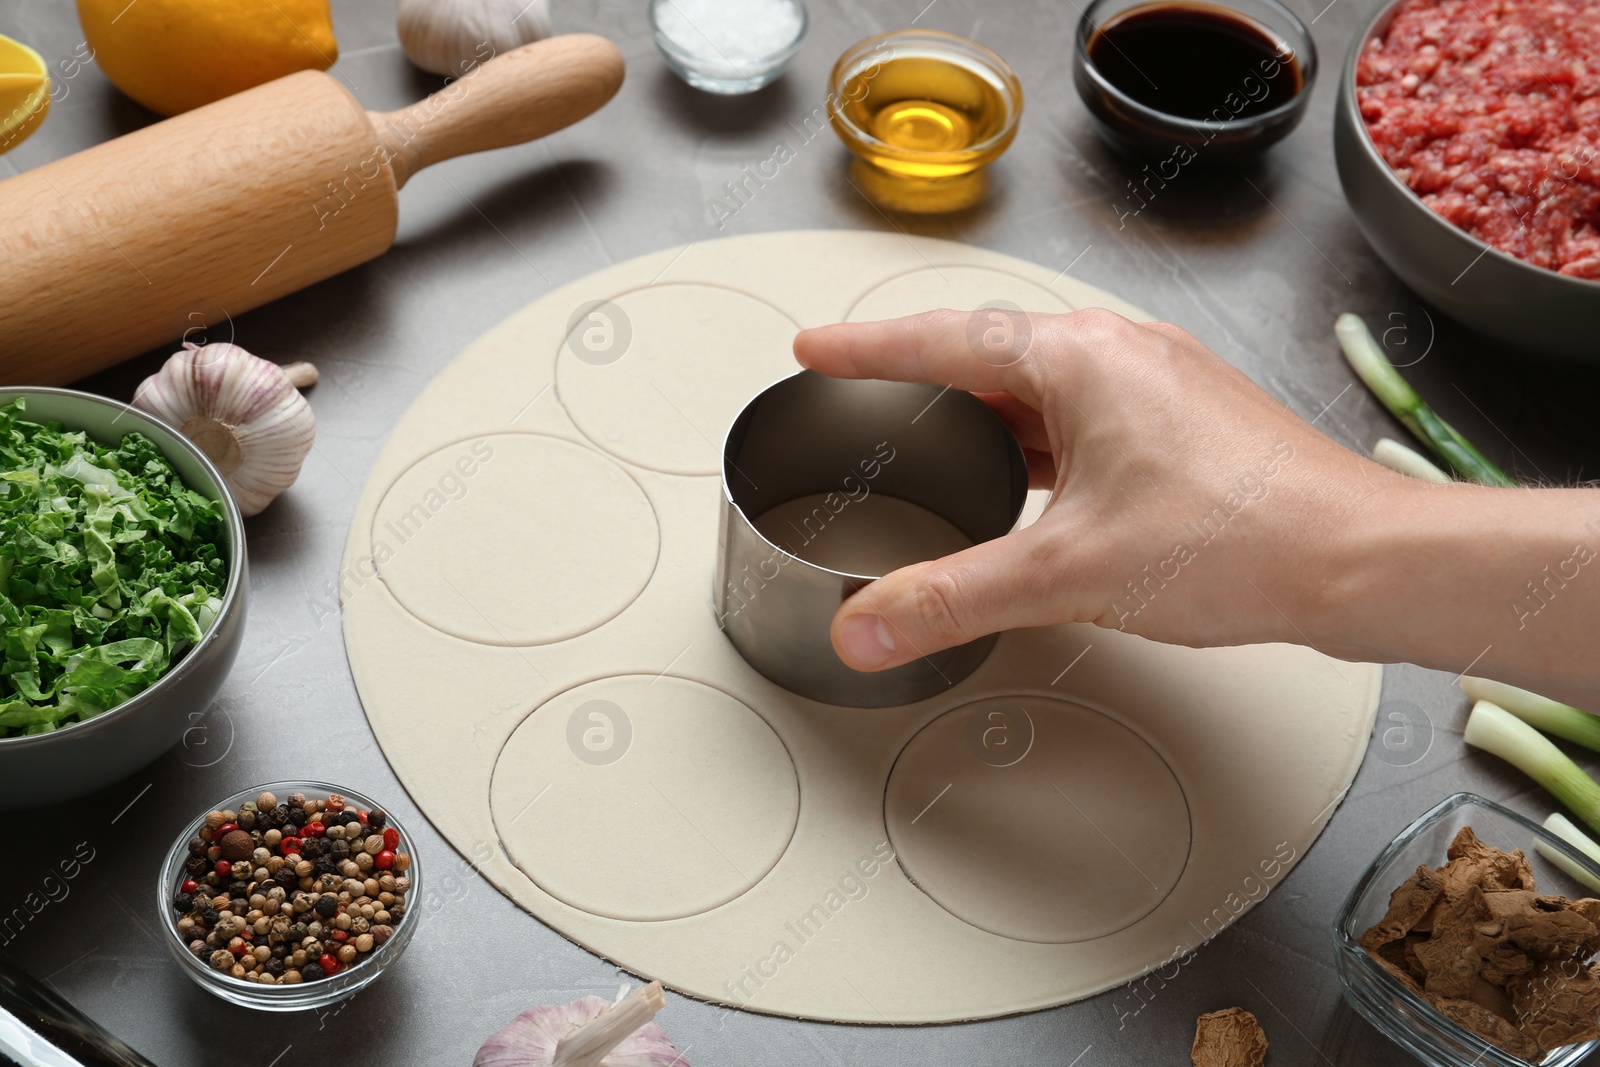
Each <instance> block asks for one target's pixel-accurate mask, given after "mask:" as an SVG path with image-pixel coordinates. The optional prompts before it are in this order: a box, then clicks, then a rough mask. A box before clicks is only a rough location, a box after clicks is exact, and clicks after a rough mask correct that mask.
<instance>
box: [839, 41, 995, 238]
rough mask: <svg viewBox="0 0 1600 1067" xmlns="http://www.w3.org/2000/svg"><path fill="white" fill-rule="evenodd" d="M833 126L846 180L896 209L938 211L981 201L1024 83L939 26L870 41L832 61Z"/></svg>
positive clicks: (978, 47) (982, 51)
mask: <svg viewBox="0 0 1600 1067" xmlns="http://www.w3.org/2000/svg"><path fill="white" fill-rule="evenodd" d="M828 113H829V117H830V119H831V120H832V123H833V130H834V132H835V133H837V134H838V135H839V139H840V140H841V141H843V142H844V143H845V147H847V148H849V149H850V151H851V152H852V153H854V154H855V159H854V160H853V161H852V163H851V168H850V170H851V180H852V182H853V183H854V184H855V185H856V187H857V188H858V189H860V190H861V192H862V193H864V194H865V195H866V196H867V197H868V198H869V199H870V200H872V201H873V202H874V203H876V204H878V205H879V206H880V207H884V208H888V209H890V210H895V211H915V212H945V211H959V210H961V209H962V208H966V207H970V206H972V205H973V204H974V203H976V202H977V201H978V200H979V199H980V198H981V197H982V195H983V191H984V185H985V172H984V168H985V167H987V166H988V165H989V164H990V163H993V162H994V161H995V160H996V159H998V158H1000V155H1001V154H1002V153H1003V152H1005V150H1006V149H1007V148H1009V147H1010V146H1011V142H1012V141H1013V140H1014V139H1015V138H1016V136H1017V121H1018V119H1019V118H1020V117H1021V115H1022V83H1021V82H1019V81H1018V80H1017V76H1016V74H1014V73H1013V72H1012V70H1011V68H1010V67H1009V66H1007V65H1006V62H1005V60H1003V59H1001V58H1000V57H999V56H998V55H996V54H995V53H994V52H993V51H991V50H990V49H988V48H985V47H984V46H983V45H981V44H979V43H977V42H976V41H969V40H968V39H967V38H965V37H960V36H957V35H956V34H953V33H944V32H942V31H939V30H895V31H893V32H891V33H883V34H879V35H877V36H876V37H868V38H867V39H866V40H864V41H860V42H858V43H857V44H855V45H854V46H852V47H851V48H849V49H848V50H847V51H846V52H845V53H844V55H842V56H840V57H839V61H838V62H837V63H835V64H834V67H833V74H832V75H831V76H830V77H829V81H828Z"/></svg>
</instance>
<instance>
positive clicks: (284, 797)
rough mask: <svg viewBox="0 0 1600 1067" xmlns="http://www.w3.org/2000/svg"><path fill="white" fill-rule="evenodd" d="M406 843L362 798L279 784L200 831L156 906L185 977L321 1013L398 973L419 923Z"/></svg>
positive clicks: (187, 841)
mask: <svg viewBox="0 0 1600 1067" xmlns="http://www.w3.org/2000/svg"><path fill="white" fill-rule="evenodd" d="M420 892H421V871H420V870H419V869H418V867H417V865H416V864H415V863H414V862H413V856H412V850H411V837H410V835H408V834H407V833H406V832H405V830H404V829H403V828H401V827H400V825H399V824H398V823H396V822H395V820H394V818H393V817H392V816H390V815H389V814H388V813H387V812H385V811H384V809H383V808H381V807H380V806H379V805H377V804H376V803H374V802H373V801H372V800H371V799H369V798H368V797H364V796H362V795H361V794H359V793H355V792H351V791H350V790H348V789H341V788H339V787H338V786H334V785H329V784H328V783H326V782H274V783H272V784H270V785H262V786H255V787H253V788H251V789H247V790H244V791H243V792H240V793H238V794H235V795H234V796H231V797H228V798H227V799H225V800H223V801H222V802H221V803H219V804H217V805H216V806H215V807H214V808H212V809H211V810H209V811H207V812H205V813H204V814H202V815H201V816H200V817H199V818H197V819H195V820H194V821H193V822H192V823H191V824H190V825H189V826H187V827H185V829H184V832H183V833H182V834H180V835H179V836H178V839H177V841H176V842H174V843H173V846H172V849H171V850H170V851H169V852H168V853H167V858H166V861H165V862H164V863H162V865H161V873H160V876H159V881H158V883H157V885H156V906H157V908H158V909H159V911H160V915H161V925H162V927H163V929H164V930H165V931H166V942H167V947H168V949H169V950H170V951H171V952H172V955H173V958H174V959H176V960H177V961H178V965H179V966H180V967H182V968H183V971H184V973H185V974H187V975H188V976H189V977H190V978H192V979H193V980H194V981H195V982H196V983H198V984H199V985H200V986H202V987H204V988H205V989H206V990H208V991H209V992H211V993H214V994H215V995H217V996H219V997H221V998H222V999H223V1000H227V1001H230V1002H232V1003H234V1004H241V1005H243V1006H245V1007H247V1008H258V1009H260V1010H263V1011H302V1010H304V1009H306V1008H319V1007H324V1006H326V1005H328V1004H332V1003H333V1002H335V1001H338V1000H342V999H343V998H345V997H347V996H349V995H350V994H351V993H354V992H355V991H356V990H358V989H360V988H362V987H363V986H365V985H366V984H367V983H369V982H371V981H372V980H373V979H374V978H376V977H378V975H379V974H381V973H382V972H383V969H384V968H385V967H387V966H389V965H390V964H391V963H393V962H394V961H395V959H396V958H397V957H398V956H399V955H400V953H401V952H403V951H405V947H406V944H407V943H408V942H409V941H410V940H411V935H412V932H413V931H414V930H415V929H416V926H417V920H416V919H415V918H414V917H411V916H408V915H407V908H408V906H409V904H410V902H412V901H414V900H418V899H421V898H420V897H418V896H417V894H418V893H420Z"/></svg>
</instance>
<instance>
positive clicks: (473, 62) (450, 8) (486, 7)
mask: <svg viewBox="0 0 1600 1067" xmlns="http://www.w3.org/2000/svg"><path fill="white" fill-rule="evenodd" d="M552 32H553V31H552V29H551V26H550V0H532V2H531V3H528V2H527V0H400V47H401V48H402V49H404V50H405V53H406V58H407V59H409V60H411V62H413V63H415V64H416V65H417V66H419V67H421V68H422V69H423V70H428V71H432V72H433V73H435V74H450V75H454V76H455V77H458V78H459V77H460V76H461V75H463V74H466V73H467V72H468V71H470V70H471V69H472V68H473V67H476V66H479V65H480V64H483V63H486V62H488V61H489V60H491V59H493V58H494V57H495V56H497V55H499V54H500V53H501V52H509V51H511V50H512V49H513V48H517V47H519V46H521V45H525V44H532V43H533V42H534V41H541V40H543V39H544V38H546V37H549V36H550V34H551V33H552Z"/></svg>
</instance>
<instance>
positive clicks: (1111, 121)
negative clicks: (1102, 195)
mask: <svg viewBox="0 0 1600 1067" xmlns="http://www.w3.org/2000/svg"><path fill="white" fill-rule="evenodd" d="M1149 3H1151V0H1095V2H1094V3H1092V4H1090V5H1089V6H1088V8H1087V9H1086V10H1085V11H1084V13H1083V17H1082V18H1080V19H1079V20H1078V32H1077V34H1076V44H1075V46H1074V48H1073V53H1072V81H1073V85H1074V87H1075V88H1076V89H1077V91H1078V96H1079V97H1080V98H1081V99H1082V100H1083V103H1084V106H1085V107H1087V108H1088V109H1089V114H1090V116H1091V117H1092V118H1093V119H1094V123H1095V127H1096V129H1098V130H1099V132H1100V136H1101V137H1103V138H1104V139H1105V141H1106V143H1107V144H1109V145H1110V146H1111V147H1112V148H1114V149H1116V150H1117V151H1118V152H1121V153H1123V154H1124V155H1127V156H1132V157H1134V158H1136V159H1158V158H1161V159H1171V160H1173V161H1174V162H1175V163H1176V164H1177V165H1178V166H1183V165H1186V164H1187V163H1188V162H1190V161H1193V160H1199V161H1201V162H1203V163H1228V162H1235V161H1238V160H1241V159H1246V158H1249V157H1251V156H1254V155H1256V154H1258V153H1260V152H1262V151H1265V150H1266V149H1267V148H1268V147H1270V146H1271V145H1273V144H1276V143H1277V142H1278V141H1280V140H1282V139H1283V138H1284V137H1286V136H1288V135H1289V132H1290V131H1291V130H1293V129H1294V128H1295V126H1297V125H1299V123H1300V119H1301V117H1302V116H1303V115H1304V114H1305V110H1306V104H1307V103H1308V102H1309V101H1310V100H1311V87H1312V85H1313V84H1314V83H1315V82H1316V78H1317V48H1316V45H1315V44H1313V43H1312V40H1311V31H1309V30H1308V29H1306V27H1305V24H1304V23H1302V22H1301V21H1300V20H1299V19H1298V18H1296V17H1295V15H1294V13H1293V12H1292V11H1290V10H1289V9H1288V8H1286V7H1284V6H1283V5H1282V4H1280V3H1278V2H1277V0H1225V2H1223V3H1218V4H1214V5H1211V6H1214V7H1221V8H1224V9H1226V10H1227V11H1230V12H1233V13H1235V14H1238V15H1243V16H1244V17H1245V18H1247V19H1249V20H1250V21H1252V22H1254V23H1256V24H1257V25H1258V26H1260V27H1261V28H1262V29H1263V30H1265V31H1266V32H1267V34H1268V35H1270V36H1272V37H1274V38H1276V39H1277V40H1278V41H1279V42H1280V45H1279V47H1280V49H1287V50H1288V51H1289V52H1290V53H1292V54H1293V61H1294V63H1295V64H1296V65H1297V66H1298V67H1299V69H1300V89H1299V91H1298V92H1297V93H1295V95H1294V96H1293V97H1291V98H1290V99H1289V100H1286V101H1285V102H1284V103H1282V104H1280V105H1279V106H1277V107H1275V108H1273V109H1272V110H1270V111H1263V112H1261V113H1260V114H1258V115H1248V116H1241V117H1239V118H1232V119H1223V120H1212V119H1192V118H1185V117H1183V116H1180V115H1169V114H1167V113H1166V112H1164V111H1157V110H1156V109H1155V108H1152V107H1148V106H1147V105H1145V104H1141V103H1140V102H1139V101H1137V100H1135V99H1134V98H1133V97H1131V96H1129V95H1128V94H1127V93H1125V92H1123V91H1122V90H1121V89H1119V88H1117V87H1116V86H1115V85H1113V84H1112V83H1111V81H1110V80H1109V79H1107V78H1106V77H1105V76H1104V75H1103V74H1101V73H1100V71H1099V69H1098V68H1097V67H1096V66H1095V64H1094V60H1093V59H1091V58H1090V56H1089V42H1090V41H1091V40H1092V39H1093V37H1094V35H1095V33H1096V32H1097V31H1098V30H1099V29H1100V27H1101V26H1102V25H1104V24H1105V23H1107V22H1109V21H1110V20H1111V19H1113V18H1115V17H1117V16H1118V15H1121V14H1123V13H1124V12H1126V11H1128V10H1130V9H1132V8H1135V7H1141V6H1144V5H1146V4H1149ZM1279 76H1282V75H1279ZM1249 77H1253V75H1252V76H1247V78H1245V79H1241V82H1240V85H1241V90H1242V91H1248V86H1246V85H1245V82H1246V81H1247V80H1248V78H1249ZM1217 103H1218V104H1219V105H1223V104H1224V102H1223V101H1221V100H1219V101H1218V102H1217ZM1219 110H1223V108H1222V107H1219ZM1180 146H1182V148H1180ZM1183 148H1186V149H1188V153H1184V152H1183V151H1182V149H1183ZM1158 169H1159V168H1158ZM1175 173H1176V171H1175ZM1162 176H1163V177H1165V178H1167V179H1168V180H1170V179H1171V177H1172V176H1173V175H1165V174H1164V175H1162Z"/></svg>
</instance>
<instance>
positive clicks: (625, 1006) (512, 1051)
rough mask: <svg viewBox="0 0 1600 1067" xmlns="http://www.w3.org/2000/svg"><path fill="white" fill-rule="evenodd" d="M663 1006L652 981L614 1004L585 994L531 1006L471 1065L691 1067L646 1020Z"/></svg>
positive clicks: (480, 1051) (656, 984)
mask: <svg viewBox="0 0 1600 1067" xmlns="http://www.w3.org/2000/svg"><path fill="white" fill-rule="evenodd" d="M665 1004H666V998H665V996H664V995H663V994H662V992H661V983H660V982H651V983H650V984H649V985H647V986H645V987H644V988H642V989H639V990H636V991H635V992H634V994H633V995H632V996H630V997H627V998H625V999H623V1000H620V1001H618V1002H617V1003H616V1004H613V1003H611V1002H610V1001H609V1000H606V999H605V998H604V997H595V996H589V997H582V998H580V999H578V1000H575V1001H573V1002H572V1003H571V1004H554V1005H545V1004H540V1005H535V1006H534V1007H531V1008H529V1009H528V1010H527V1011H525V1012H523V1013H522V1014H521V1015H518V1016H517V1017H516V1018H515V1019H512V1020H511V1022H509V1023H508V1024H506V1026H505V1027H503V1028H502V1029H500V1030H499V1031H497V1032H496V1033H494V1034H493V1035H491V1036H490V1038H489V1040H487V1041H485V1042H484V1043H483V1047H481V1048H480V1049H478V1054H477V1056H475V1057H474V1058H473V1060H472V1067H689V1063H688V1061H687V1060H685V1059H684V1058H683V1056H682V1055H681V1054H680V1053H679V1052H678V1050H677V1049H676V1048H674V1047H673V1046H672V1042H671V1041H670V1040H668V1038H667V1035H666V1033H665V1032H664V1031H663V1030H662V1029H661V1027H659V1026H657V1025H655V1023H653V1022H650V1020H651V1019H652V1018H653V1017H654V1016H655V1014H656V1012H658V1011H660V1010H661V1008H662V1007H663V1006H664V1005H665Z"/></svg>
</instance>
